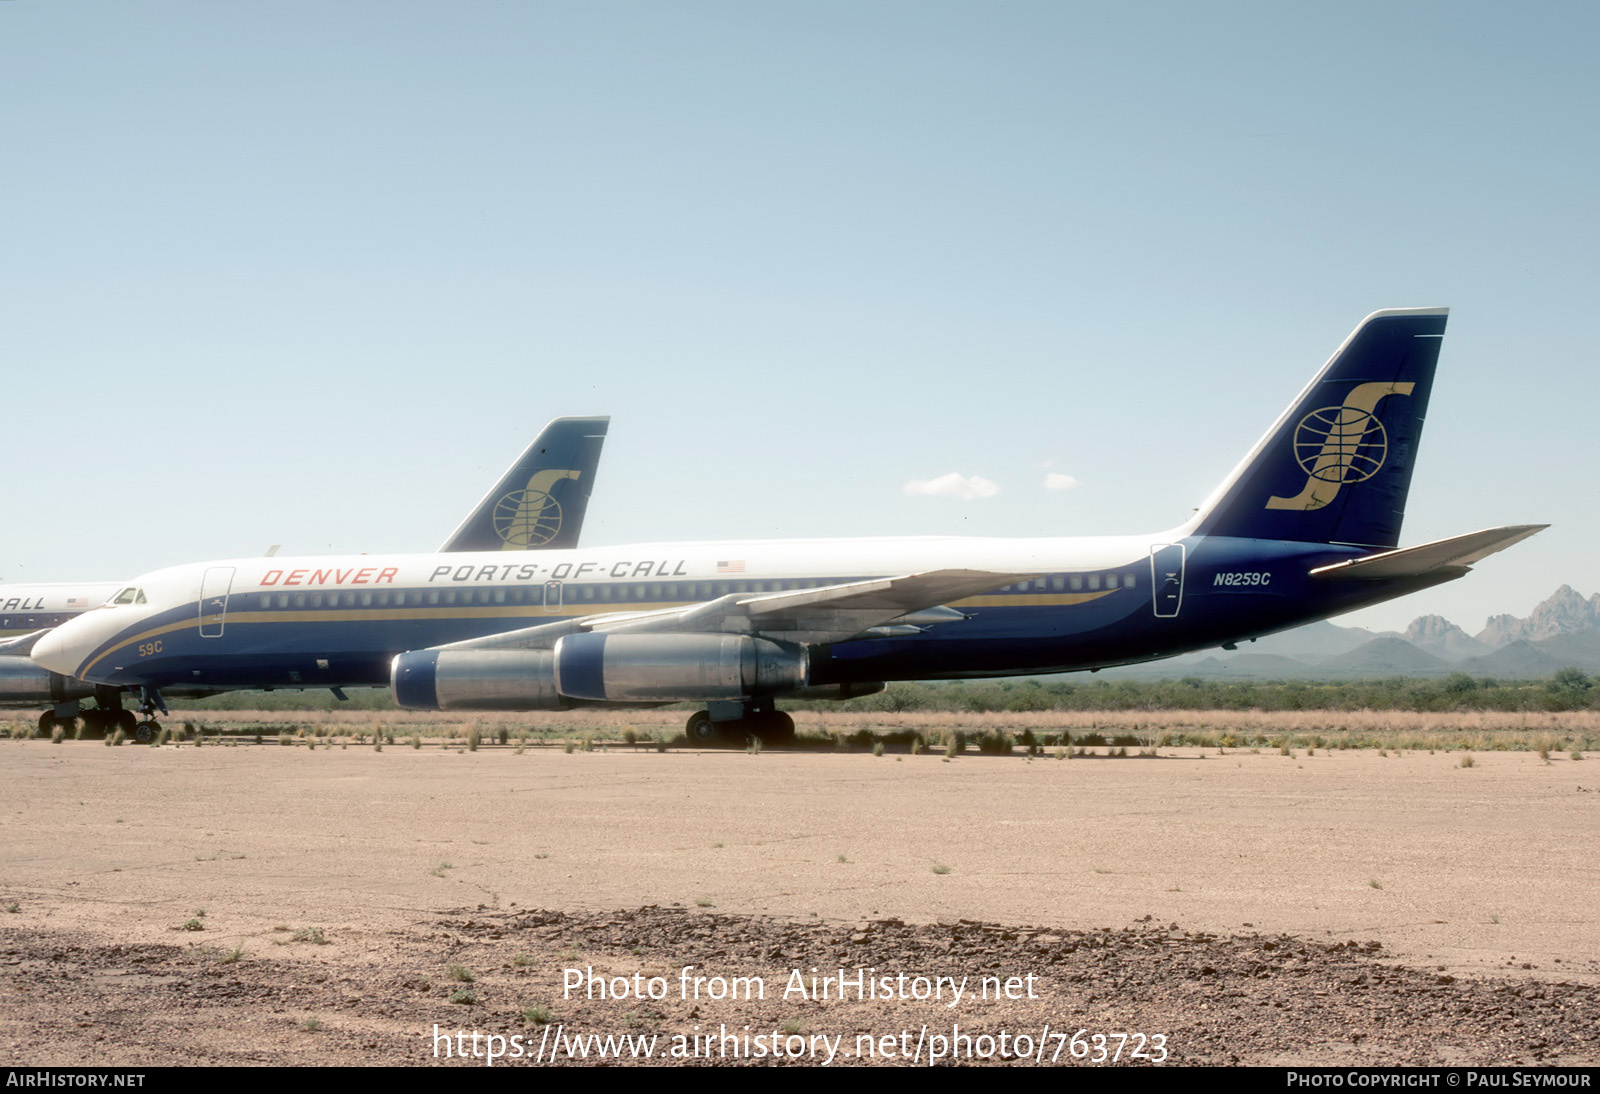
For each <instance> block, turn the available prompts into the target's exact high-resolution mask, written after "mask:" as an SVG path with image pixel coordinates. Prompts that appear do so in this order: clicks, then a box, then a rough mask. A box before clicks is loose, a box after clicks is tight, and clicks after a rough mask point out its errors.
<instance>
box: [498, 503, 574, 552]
mask: <svg viewBox="0 0 1600 1094" xmlns="http://www.w3.org/2000/svg"><path fill="white" fill-rule="evenodd" d="M493 520H494V530H495V534H496V535H498V536H499V537H500V538H501V539H503V540H505V541H506V543H507V544H508V545H510V546H512V547H537V546H538V545H539V544H541V543H549V542H550V541H551V540H552V539H554V538H555V535H556V533H557V532H559V531H561V503H560V502H558V501H556V499H555V498H552V497H551V496H550V495H549V494H546V493H545V492H544V491H542V490H513V491H512V492H511V493H509V494H507V495H506V496H505V497H503V498H501V499H500V500H499V501H497V502H495V506H494V516H493Z"/></svg>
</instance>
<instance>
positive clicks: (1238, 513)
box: [1189, 308, 1449, 547]
mask: <svg viewBox="0 0 1600 1094" xmlns="http://www.w3.org/2000/svg"><path fill="white" fill-rule="evenodd" d="M1448 313H1449V309H1447V308H1405V309H1393V310H1389V311H1379V312H1373V313H1372V314H1371V315H1369V316H1367V317H1366V318H1365V319H1363V320H1362V321H1361V325H1360V326H1358V327H1357V328H1356V329H1355V331H1354V333H1352V334H1351V335H1350V337H1349V338H1347V339H1345V342H1344V344H1343V345H1342V346H1340V347H1339V349H1338V350H1337V351H1336V352H1335V353H1334V355H1333V357H1332V358H1330V359H1329V361H1328V363H1327V364H1326V365H1324V366H1323V367H1322V371H1321V372H1319V373H1318V374H1317V376H1316V378H1315V379H1313V380H1312V381H1311V384H1310V385H1309V386H1308V387H1307V388H1306V389H1305V390H1304V391H1303V392H1301V393H1300V397H1299V398H1298V399H1296V400H1295V401H1294V402H1293V403H1292V404H1291V405H1290V406H1289V409H1287V410H1286V411H1284V413H1283V416H1282V417H1280V418H1279V419H1278V420H1277V422H1276V423H1274V425H1273V426H1272V428H1271V429H1270V430H1268V431H1267V434H1266V436H1264V437H1262V438H1261V440H1260V441H1259V442H1258V443H1257V444H1256V446H1255V448H1254V449H1253V450H1252V451H1251V452H1250V454H1249V455H1248V456H1246V457H1245V458H1244V461H1243V462H1242V463H1240V464H1239V466H1238V467H1236V468H1235V469H1234V471H1233V474H1232V475H1230V476H1229V477H1228V479H1227V481H1226V482H1224V483H1223V484H1222V485H1221V486H1220V487H1218V488H1217V491H1216V493H1214V494H1213V495H1212V496H1211V498H1210V499H1209V500H1207V502H1206V504H1205V505H1204V506H1202V507H1201V510H1200V514H1199V515H1198V516H1197V517H1196V518H1195V519H1194V520H1193V521H1192V522H1191V523H1190V526H1189V528H1190V530H1192V531H1193V532H1194V533H1196V534H1200V535H1213V536H1241V537H1247V538H1251V539H1286V540H1297V541H1303V542H1311V543H1348V544H1356V545H1359V546H1370V547H1394V546H1397V545H1398V544H1399V542H1400V523H1401V521H1402V519H1403V518H1404V516H1405V507H1406V495H1407V493H1408V492H1409V491H1410V489H1411V472H1412V469H1413V467H1414V466H1415V463H1416V457H1417V446H1418V443H1419V441H1420V440H1421V438H1422V423H1423V420H1424V418H1426V416H1427V413H1428V396H1429V394H1430V393H1431V392H1432V390H1433V372H1434V366H1435V365H1436V364H1437V363H1438V360H1439V346H1440V343H1441V341H1442V339H1443V338H1444V326H1445V319H1446V316H1447V315H1448Z"/></svg>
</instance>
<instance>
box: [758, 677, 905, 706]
mask: <svg viewBox="0 0 1600 1094" xmlns="http://www.w3.org/2000/svg"><path fill="white" fill-rule="evenodd" d="M886 686H887V685H886V684H884V682H883V681H882V680H873V681H870V682H859V683H854V684H814V685H813V686H811V687H808V688H797V689H795V690H794V691H786V692H784V693H783V696H782V697H783V698H785V699H826V700H828V701H829V702H843V701H844V700H846V699H859V698H861V697H862V696H863V695H876V694H878V692H880V691H882V690H883V689H884V688H885V687H886Z"/></svg>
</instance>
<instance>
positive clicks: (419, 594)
mask: <svg viewBox="0 0 1600 1094" xmlns="http://www.w3.org/2000/svg"><path fill="white" fill-rule="evenodd" d="M867 580H870V579H868V578H841V579H834V580H829V581H824V580H821V579H815V578H813V579H805V580H790V581H698V582H696V581H644V582H631V583H626V584H604V585H601V584H563V583H561V582H550V583H549V584H548V585H511V586H497V587H493V588H481V589H470V588H463V589H363V590H360V591H359V592H354V591H344V592H339V591H330V592H299V593H282V592H275V593H258V594H256V601H257V606H258V607H259V608H261V609H263V610H270V609H273V608H290V607H294V608H358V607H359V608H390V607H394V608H405V607H436V606H453V605H485V606H491V605H495V604H511V605H516V604H529V605H542V604H545V603H546V596H547V595H548V596H549V606H550V607H557V606H560V605H562V604H563V603H564V604H593V603H600V604H628V603H662V602H669V603H670V602H677V601H693V600H711V599H712V598H714V597H719V596H727V595H728V594H729V593H776V592H786V591H793V590H797V589H814V588H819V587H821V586H824V585H842V584H847V583H849V582H852V581H867ZM1135 585H1136V582H1135V579H1134V575H1133V574H1070V575H1067V574H1058V575H1056V576H1054V577H1037V578H1033V579H1032V580H1029V581H1022V582H1018V583H1017V584H1014V585H1007V586H1005V587H1004V588H1001V589H997V590H996V592H997V593H1001V594H1006V593H1011V594H1016V593H1042V592H1057V593H1060V592H1083V591H1085V590H1087V591H1089V592H1102V591H1109V590H1112V589H1116V588H1118V587H1121V588H1124V589H1132V588H1134V587H1135Z"/></svg>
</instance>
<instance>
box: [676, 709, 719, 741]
mask: <svg viewBox="0 0 1600 1094" xmlns="http://www.w3.org/2000/svg"><path fill="white" fill-rule="evenodd" d="M683 735H684V736H685V737H687V738H689V743H690V744H692V745H713V744H716V743H717V742H718V741H720V740H722V734H721V732H720V731H718V729H717V723H715V722H713V721H712V720H711V715H710V714H709V713H708V712H706V711H704V710H697V711H695V712H694V713H693V714H691V715H689V722H688V724H687V725H685V726H684V727H683Z"/></svg>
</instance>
